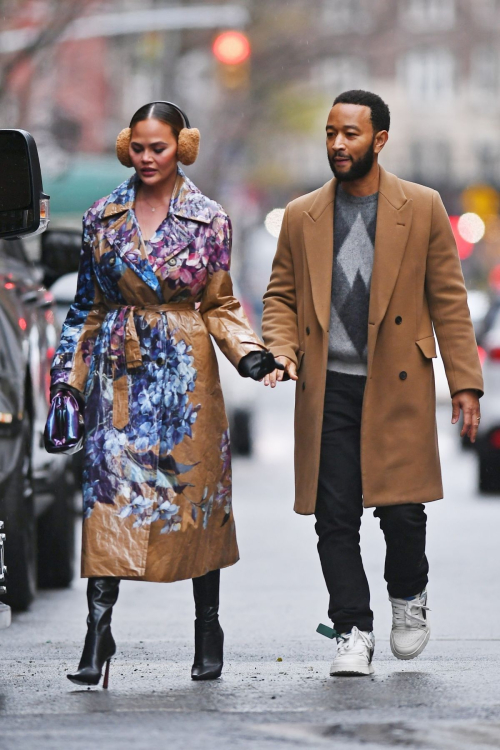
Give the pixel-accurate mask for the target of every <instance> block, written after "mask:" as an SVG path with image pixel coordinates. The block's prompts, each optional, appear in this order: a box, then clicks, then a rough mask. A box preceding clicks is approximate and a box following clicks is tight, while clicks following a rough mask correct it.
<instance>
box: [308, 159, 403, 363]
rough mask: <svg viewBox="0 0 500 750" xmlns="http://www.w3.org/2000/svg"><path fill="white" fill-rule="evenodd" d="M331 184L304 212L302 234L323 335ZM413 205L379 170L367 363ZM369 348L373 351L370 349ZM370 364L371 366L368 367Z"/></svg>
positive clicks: (326, 311) (329, 287) (394, 179)
mask: <svg viewBox="0 0 500 750" xmlns="http://www.w3.org/2000/svg"><path fill="white" fill-rule="evenodd" d="M335 190H336V180H335V179H333V180H330V182H327V183H326V185H324V186H323V187H322V188H321V189H320V190H319V191H318V194H317V196H316V199H315V201H314V203H313V205H312V207H311V209H310V210H309V211H304V215H303V233H304V244H305V249H306V256H307V264H308V268H309V277H310V279H311V288H312V296H313V303H314V309H315V312H316V315H317V317H318V320H319V323H320V325H321V327H322V328H323V330H324V331H327V330H328V326H329V322H330V307H331V291H332V269H333V254H334V247H333V221H334V205H335ZM411 221H412V202H411V201H410V200H407V198H406V196H405V194H404V191H403V188H402V186H401V182H400V181H399V179H398V178H397V177H395V175H392V174H390V173H388V172H386V171H385V170H384V169H382V168H380V184H379V200H378V209H377V231H376V236H375V249H374V259H373V273H372V281H371V289H370V312H369V322H370V326H369V339H368V349H369V359H370V355H373V345H374V340H373V337H374V334H375V336H376V331H377V330H378V326H379V325H380V323H381V321H382V320H383V317H384V315H385V312H386V310H387V306H388V304H389V301H390V298H391V295H392V292H393V290H394V286H395V284H396V279H397V277H398V274H399V269H400V267H401V262H402V260H403V255H404V252H405V248H406V244H407V242H408V237H409V234H410V227H411ZM371 344H372V345H371ZM369 364H370V363H369Z"/></svg>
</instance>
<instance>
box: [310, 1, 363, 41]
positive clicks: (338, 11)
mask: <svg viewBox="0 0 500 750" xmlns="http://www.w3.org/2000/svg"><path fill="white" fill-rule="evenodd" d="M372 4H373V3H372V0H324V2H323V8H322V12H321V13H320V15H319V18H320V23H321V28H322V29H323V30H324V32H325V34H328V35H331V34H345V33H346V32H353V33H356V34H366V33H367V32H369V31H371V29H372V22H373V15H372Z"/></svg>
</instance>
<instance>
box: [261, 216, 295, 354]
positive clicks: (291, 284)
mask: <svg viewBox="0 0 500 750" xmlns="http://www.w3.org/2000/svg"><path fill="white" fill-rule="evenodd" d="M288 218H289V209H288V208H287V209H286V210H285V214H284V216H283V222H282V224H281V231H280V236H279V239H278V247H277V250H276V255H275V257H274V261H273V268H272V273H271V279H270V281H269V286H268V287H267V291H266V293H265V294H264V314H263V317H262V334H263V337H264V341H265V343H266V345H267V346H268V347H269V349H270V350H271V351H272V353H273V354H274V356H275V357H279V356H283V357H288V359H291V360H292V362H294V363H295V364H296V365H297V364H298V351H299V331H298V323H297V298H296V290H295V273H294V268H293V258H292V252H291V248H290V240H289V234H288Z"/></svg>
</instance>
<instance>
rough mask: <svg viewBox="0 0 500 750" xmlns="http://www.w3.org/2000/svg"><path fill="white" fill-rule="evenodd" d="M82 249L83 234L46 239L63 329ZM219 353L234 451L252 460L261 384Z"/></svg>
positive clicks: (48, 279)
mask: <svg viewBox="0 0 500 750" xmlns="http://www.w3.org/2000/svg"><path fill="white" fill-rule="evenodd" d="M80 245H81V233H80V232H78V231H77V230H74V229H69V228H68V229H63V228H60V229H49V230H48V231H47V232H45V234H44V235H43V237H42V252H41V262H42V268H43V272H44V282H45V284H46V285H47V286H48V287H49V288H50V292H51V294H52V295H53V296H54V299H55V301H56V304H57V308H56V309H57V313H56V314H57V317H58V322H59V324H60V325H62V324H63V322H64V320H65V318H66V315H67V312H68V308H69V306H70V305H71V303H72V302H73V299H74V297H75V292H76V283H77V277H78V273H77V269H78V261H79V257H80ZM234 293H235V295H236V296H237V297H238V299H240V300H242V304H243V307H244V309H245V312H246V313H247V315H248V316H249V318H250V322H251V324H252V325H254V321H253V320H252V316H253V313H252V310H251V308H250V306H249V305H247V304H246V303H245V300H244V299H243V298H242V297H241V294H240V290H239V289H238V285H237V284H235V287H234ZM215 350H216V353H217V360H218V363H219V372H220V378H221V384H222V391H223V393H224V401H225V404H226V412H227V416H228V420H229V427H230V431H231V446H232V451H233V454H234V455H239V456H250V455H251V453H252V450H253V419H252V417H253V411H254V402H255V392H256V389H257V388H258V387H259V386H260V384H258V383H255V382H254V381H253V380H250V379H248V378H246V379H245V378H242V377H241V376H240V375H239V374H238V372H237V370H236V369H235V368H234V367H233V365H232V364H231V363H230V362H229V360H228V359H227V358H226V357H225V356H224V355H223V354H222V352H221V351H220V349H219V347H218V346H216V347H215ZM260 387H262V386H260ZM79 458H80V455H79V454H76V459H75V463H76V462H78V460H79Z"/></svg>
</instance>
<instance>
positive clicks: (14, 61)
mask: <svg viewBox="0 0 500 750" xmlns="http://www.w3.org/2000/svg"><path fill="white" fill-rule="evenodd" d="M91 2H92V0H72V2H68V1H67V0H56V1H54V2H53V3H52V15H51V18H50V20H49V22H48V23H47V24H46V25H45V26H44V27H43V28H41V29H40V31H39V32H38V34H37V35H36V37H35V38H34V39H33V41H32V42H31V43H30V44H28V45H27V46H26V47H25V48H24V49H22V50H20V51H19V52H17V53H16V54H14V55H13V56H11V57H10V59H9V60H7V62H5V63H2V62H0V100H1V99H2V97H3V96H5V94H6V93H7V89H8V83H9V78H10V76H11V75H12V74H13V73H14V71H15V70H16V69H17V68H18V66H19V65H21V64H22V63H24V62H26V61H28V60H31V59H33V58H34V57H35V56H36V55H37V54H38V53H39V52H41V51H42V50H43V49H46V48H47V47H51V46H53V45H54V44H55V43H56V42H57V41H58V39H60V38H61V36H62V35H63V34H64V32H65V31H66V29H67V28H68V26H69V25H70V24H71V23H72V22H73V21H74V20H76V19H77V18H79V17H80V16H81V15H82V13H83V11H84V10H85V8H87V7H88V6H89V5H90V4H91Z"/></svg>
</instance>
